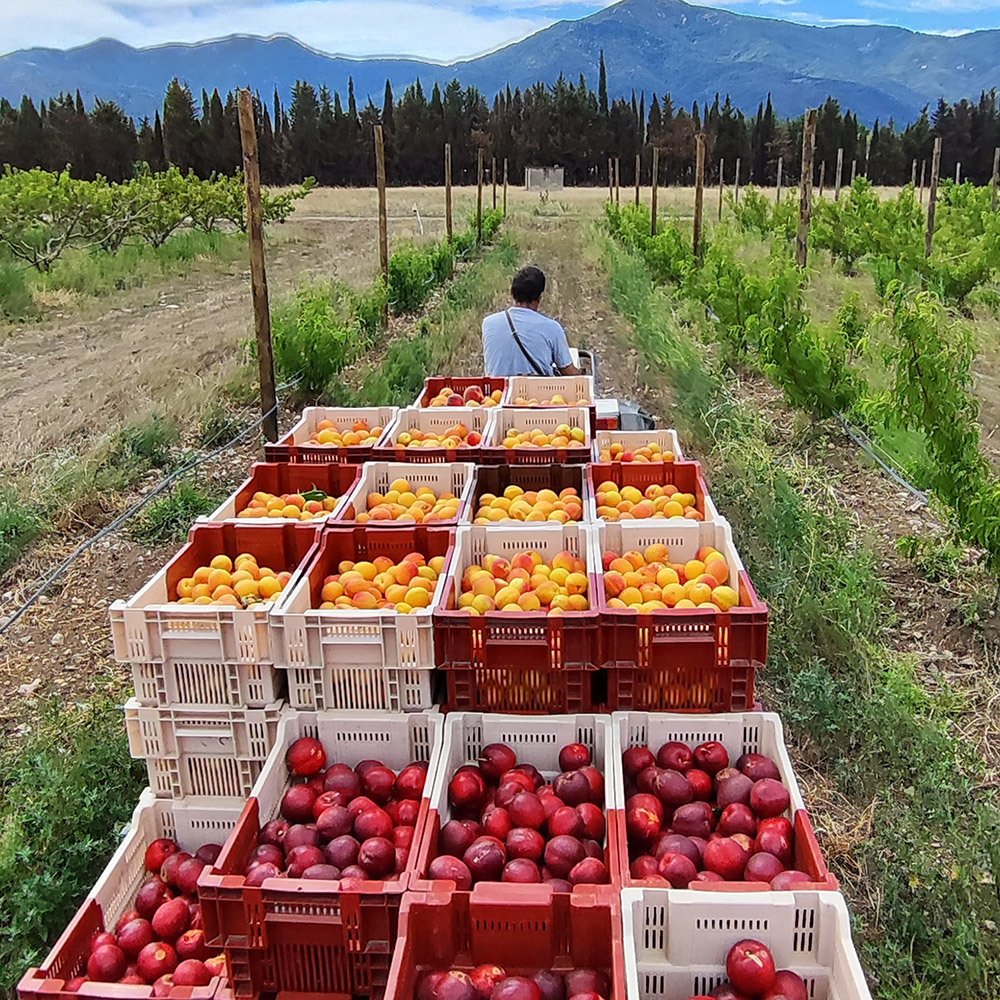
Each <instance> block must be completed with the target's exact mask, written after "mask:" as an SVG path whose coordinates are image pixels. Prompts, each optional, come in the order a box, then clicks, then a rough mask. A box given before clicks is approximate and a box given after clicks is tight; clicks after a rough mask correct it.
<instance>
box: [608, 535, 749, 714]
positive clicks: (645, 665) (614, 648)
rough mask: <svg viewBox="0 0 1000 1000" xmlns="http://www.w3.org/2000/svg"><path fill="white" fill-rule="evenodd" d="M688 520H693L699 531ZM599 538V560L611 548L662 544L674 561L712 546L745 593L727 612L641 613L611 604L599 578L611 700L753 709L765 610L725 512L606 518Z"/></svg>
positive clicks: (639, 705) (615, 703)
mask: <svg viewBox="0 0 1000 1000" xmlns="http://www.w3.org/2000/svg"><path fill="white" fill-rule="evenodd" d="M687 524H691V525H693V526H694V528H695V532H694V533H692V532H691V530H690V529H689V528H688V527H687ZM597 542H598V549H599V552H600V555H601V557H602V558H603V555H604V553H605V552H607V551H608V550H612V551H614V552H617V553H619V554H621V553H622V552H625V551H629V550H632V549H635V550H638V551H640V552H641V551H643V550H644V549H645V548H646V547H647V546H649V545H651V544H653V543H655V542H663V543H665V544H666V545H667V547H668V548H669V549H670V559H671V561H672V562H673V561H677V562H683V561H686V560H688V559H693V558H694V556H695V554H696V553H697V551H698V549H699V547H701V546H703V545H712V546H714V547H715V548H717V549H718V550H719V551H720V552H721V553H722V555H723V556H725V558H726V562H727V564H728V566H729V580H728V581H727V582H728V584H729V585H730V586H733V587H734V589H737V590H738V592H739V595H740V604H739V605H738V606H737V607H734V608H731V609H730V610H729V611H728V612H723V611H714V610H712V609H705V610H700V609H698V608H686V609H684V608H669V609H667V610H662V611H652V612H639V611H633V610H631V609H625V608H612V607H610V606H609V605H608V602H607V598H606V597H605V592H604V580H603V576H602V578H601V579H600V581H599V585H600V591H599V593H598V597H597V606H598V607H599V608H600V611H601V650H600V657H599V662H600V664H601V665H602V666H603V667H604V668H605V670H606V671H607V682H608V703H609V706H610V707H611V708H612V709H613V710H626V709H641V710H648V711H670V712H679V711H688V712H742V711H746V710H748V709H751V708H752V707H753V704H754V678H755V674H756V671H757V670H758V669H760V668H761V667H763V665H764V662H765V661H766V659H767V620H768V611H767V605H766V604H764V603H763V602H762V601H760V599H759V598H758V597H757V594H756V591H755V590H754V589H753V585H752V584H751V582H750V578H749V576H747V573H746V570H745V569H744V568H743V563H742V561H741V560H740V557H739V554H738V553H737V552H736V548H735V546H734V545H733V535H732V529H731V528H730V526H729V523H728V522H727V521H725V520H724V519H723V518H719V519H717V520H715V521H711V522H709V521H691V522H685V521H684V520H683V519H681V518H672V519H670V520H659V521H655V520H645V521H617V522H615V521H607V522H602V523H600V524H599V525H598V526H597Z"/></svg>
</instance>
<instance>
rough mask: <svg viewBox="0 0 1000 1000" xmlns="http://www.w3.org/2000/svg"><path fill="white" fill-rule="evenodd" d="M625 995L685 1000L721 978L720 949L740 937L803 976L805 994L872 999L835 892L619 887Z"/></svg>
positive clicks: (632, 999) (821, 999) (631, 999)
mask: <svg viewBox="0 0 1000 1000" xmlns="http://www.w3.org/2000/svg"><path fill="white" fill-rule="evenodd" d="M622 918H623V929H624V941H625V981H626V986H627V994H628V1000H687V998H688V997H690V996H694V995H702V994H707V993H708V992H709V991H710V990H712V989H714V988H715V987H716V986H718V985H719V984H720V983H723V982H726V980H727V978H728V977H727V976H726V955H727V954H728V953H729V949H730V948H731V947H732V946H733V945H734V944H736V942H737V941H741V940H743V939H744V938H753V939H754V940H757V941H761V942H763V943H764V944H765V945H767V946H768V948H770V949H771V952H772V954H773V955H774V964H775V968H777V969H790V970H791V971H792V972H795V973H797V974H798V975H799V976H801V977H802V978H803V980H805V983H806V988H807V990H808V991H809V997H810V1000H871V993H870V992H869V990H868V986H867V984H866V982H865V977H864V973H863V972H862V970H861V963H860V962H859V961H858V956H857V953H856V952H855V950H854V943H853V941H852V940H851V925H850V918H849V916H848V913H847V906H846V904H845V903H844V899H843V897H842V896H841V895H840V893H837V892H816V891H807V890H796V891H793V892H779V893H767V892H739V893H731V892H727V893H714V892H695V891H691V890H687V889H653V888H649V889H623V890H622Z"/></svg>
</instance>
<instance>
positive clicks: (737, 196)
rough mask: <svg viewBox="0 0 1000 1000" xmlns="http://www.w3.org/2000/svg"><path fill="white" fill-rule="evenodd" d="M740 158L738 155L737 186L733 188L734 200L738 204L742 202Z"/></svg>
mask: <svg viewBox="0 0 1000 1000" xmlns="http://www.w3.org/2000/svg"><path fill="white" fill-rule="evenodd" d="M741 162H742V161H741V160H740V158H739V157H738V156H737V157H736V187H735V188H733V201H735V202H736V204H737V205H738V204H739V203H740V164H741Z"/></svg>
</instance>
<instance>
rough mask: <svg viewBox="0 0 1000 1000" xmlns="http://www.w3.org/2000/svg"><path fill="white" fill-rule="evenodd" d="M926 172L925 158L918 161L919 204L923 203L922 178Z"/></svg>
mask: <svg viewBox="0 0 1000 1000" xmlns="http://www.w3.org/2000/svg"><path fill="white" fill-rule="evenodd" d="M926 172H927V161H926V160H921V161H920V204H921V206H922V205H923V203H924V178H925V176H926Z"/></svg>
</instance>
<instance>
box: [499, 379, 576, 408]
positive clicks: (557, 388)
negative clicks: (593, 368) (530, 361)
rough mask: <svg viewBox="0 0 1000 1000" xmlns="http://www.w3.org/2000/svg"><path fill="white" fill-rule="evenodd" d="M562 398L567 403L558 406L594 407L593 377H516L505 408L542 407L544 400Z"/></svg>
mask: <svg viewBox="0 0 1000 1000" xmlns="http://www.w3.org/2000/svg"><path fill="white" fill-rule="evenodd" d="M556 395H559V396H562V398H563V399H565V400H566V402H565V403H559V404H552V405H558V406H593V405H594V401H595V395H594V376H593V375H553V376H552V377H551V378H550V377H547V376H542V375H516V376H514V377H513V378H511V380H510V383H509V384H508V386H507V396H506V398H505V401H504V404H503V405H504V406H520V407H523V406H529V405H530V406H540V405H542V400H544V399H551V398H552V397H553V396H556ZM517 399H537V400H538V403H530V404H529V403H516V402H515V400H517Z"/></svg>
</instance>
